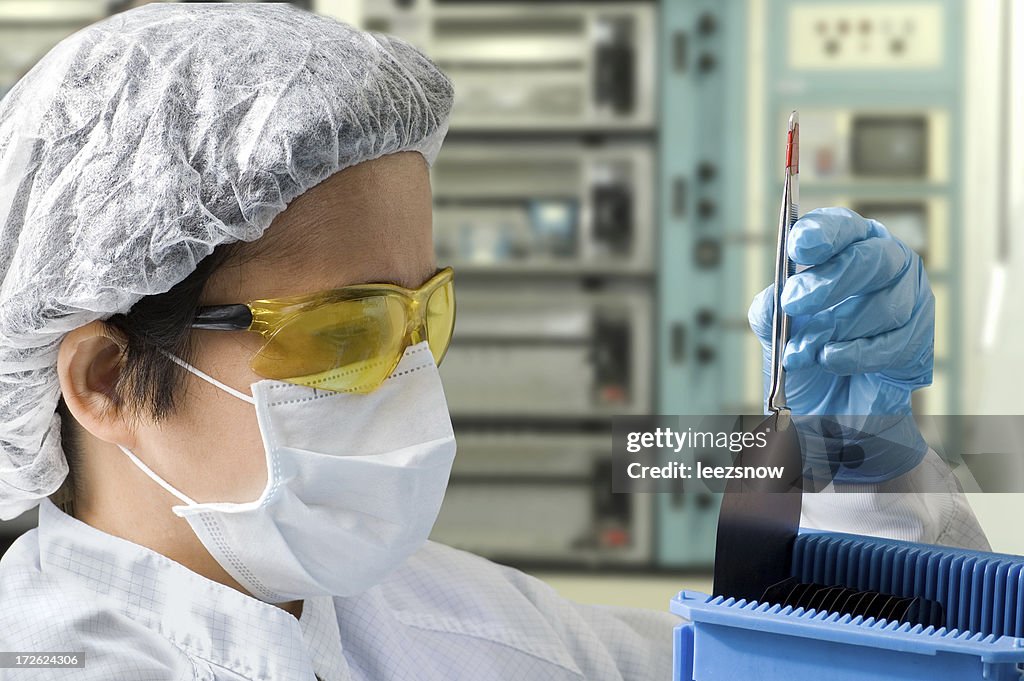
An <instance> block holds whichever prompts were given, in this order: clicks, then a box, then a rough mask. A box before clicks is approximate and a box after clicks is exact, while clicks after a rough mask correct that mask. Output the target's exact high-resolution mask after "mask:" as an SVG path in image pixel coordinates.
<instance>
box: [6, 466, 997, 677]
mask: <svg viewBox="0 0 1024 681" xmlns="http://www.w3.org/2000/svg"><path fill="white" fill-rule="evenodd" d="M937 471H938V468H936V464H935V460H934V455H930V458H928V459H926V460H925V461H924V462H923V463H922V464H921V465H920V466H918V468H916V469H914V470H913V471H911V472H910V473H908V474H907V475H906V476H903V478H901V479H899V480H898V481H894V483H892V484H891V485H890V486H892V485H895V488H897V489H906V488H913V487H914V486H915V484H916V483H914V481H915V480H918V481H922V480H926V479H930V478H931V476H934V475H936V474H938V473H937ZM932 482H934V481H932ZM901 485H902V487H900V486H901ZM929 488H930V489H933V488H934V487H933V486H930V487H929ZM884 492H885V490H884V489H881V488H879V489H874V490H873V491H872V492H870V493H867V494H863V495H833V497H834V499H829V498H828V497H827V495H817V496H818V497H821V499H817V498H815V499H810V498H809V499H808V501H807V503H805V508H806V509H807V511H808V512H809V515H810V517H809V516H808V515H807V514H805V522H807V523H808V524H814V525H818V526H821V525H823V524H824V525H826V526H827V525H828V524H830V523H829V522H828V521H829V518H828V517H827V516H828V514H829V513H832V514H833V515H834V516H835V518H834V519H835V520H836V523H834V524H841V525H842V528H841V529H843V530H845V531H858V527H857V522H858V519H859V522H860V523H861V527H860V528H859V529H860V530H861V531H869V530H870V529H871V528H868V527H866V526H865V525H864V524H865V523H870V522H871V519H870V517H865V515H864V513H863V511H864V510H865V509H868V508H871V509H873V510H874V511H875V512H876V513H877V514H878V515H879V516H880V517H882V518H884V519H885V520H884V522H883V527H884V533H885V534H887V535H888V536H893V537H897V538H903V539H912V540H922V541H931V542H943V543H958V544H960V545H964V546H970V547H974V548H987V543H986V542H985V539H984V535H983V534H982V533H981V530H980V528H979V527H978V525H977V522H976V521H975V520H974V516H973V513H971V511H970V508H969V507H968V506H967V505H966V502H965V501H964V500H963V497H962V495H960V494H959V493H958V492H956V491H955V489H952V488H951V490H950V493H949V494H948V495H929V496H931V497H935V500H934V502H935V503H933V504H932V505H927V504H921V503H918V502H917V501H915V500H914V494H913V491H912V490H911V492H909V493H907V494H902V493H897V494H885V493H884ZM840 497H844V498H845V497H850V499H847V500H846V503H848V502H849V501H852V500H853V497H857V498H860V499H861V500H860V502H859V503H860V504H861V506H860V507H858V511H857V512H856V513H855V514H852V515H851V514H849V513H847V512H846V510H844V509H845V504H838V503H836V501H838V500H839V498H840ZM901 499H902V500H903V501H900V500H901ZM672 595H673V594H671V593H666V594H665V600H666V611H665V612H658V611H646V610H639V609H624V608H613V607H603V606H591V605H580V604H576V603H572V602H570V601H567V600H565V599H563V598H561V597H560V596H559V595H558V594H557V593H556V592H555V591H554V590H553V589H551V588H550V587H549V586H547V585H546V584H544V583H543V582H541V581H539V580H537V579H535V578H533V577H530V576H528V575H526V574H524V573H522V572H520V571H518V570H514V569H512V568H508V567H504V566H501V565H497V564H495V563H492V562H490V561H488V560H485V559H483V558H480V557H478V556H474V555H472V554H469V553H466V552H464V551H459V550H456V549H453V548H450V547H447V546H444V545H441V544H437V543H434V542H428V543H427V544H426V545H425V546H424V547H423V548H422V549H420V550H419V551H418V552H417V553H416V554H414V555H413V556H412V557H411V558H410V559H409V560H408V561H406V562H405V563H404V564H403V565H402V566H401V567H399V568H398V569H397V570H396V571H394V572H393V573H391V574H390V575H389V576H387V577H386V578H385V579H384V581H383V582H381V583H380V584H378V585H377V586H375V587H373V588H371V589H370V590H369V591H367V592H365V593H363V594H361V595H359V596H355V597H351V598H330V597H321V598H311V599H308V600H306V601H305V604H304V607H303V612H302V617H301V618H300V619H299V620H296V619H295V618H294V617H292V616H291V615H289V614H288V613H286V612H284V611H283V610H281V609H279V608H276V607H274V606H272V605H267V604H266V603H262V602H260V601H258V600H256V599H253V598H250V597H248V596H245V595H243V594H241V593H239V592H238V591H235V590H234V589H231V588H229V587H226V586H223V585H221V584H218V583H215V582H212V581H210V580H208V579H206V578H204V577H201V576H200V575H198V574H196V573H194V572H192V571H190V570H188V569H187V568H185V567H183V566H182V565H179V564H177V563H175V562H173V561H171V560H170V559H168V558H166V557H164V556H162V555H160V554H158V553H155V552H153V551H150V550H149V549H146V548H143V547H141V546H138V545H136V544H133V543H131V542H128V541H125V540H123V539H118V538H116V537H113V536H110V535H108V534H105V533H103V532H100V531H99V530H97V529H95V528H93V527H90V526H88V525H85V524H84V523H81V522H79V521H78V520H76V519H74V518H72V517H70V516H68V515H66V514H64V513H63V512H61V511H60V510H59V509H58V508H57V507H56V506H54V505H53V504H52V503H50V502H49V501H44V502H43V504H42V506H41V508H40V513H39V528H38V529H37V530H33V531H31V532H29V533H27V534H26V535H24V536H23V537H21V538H20V539H19V540H18V541H17V542H16V543H15V544H14V546H13V547H12V548H11V549H10V550H9V551H8V553H7V555H5V556H4V559H3V561H2V562H0V650H3V651H31V652H72V651H76V652H77V651H84V653H85V656H84V665H85V666H84V667H83V668H81V669H18V670H10V669H7V670H0V679H8V678H9V679H17V680H18V681H20V680H22V679H62V680H63V679H67V680H69V681H74V680H76V679H87V680H90V681H91V680H95V681H100V680H102V681H108V680H112V679H117V680H121V679H124V680H126V681H148V680H152V681H157V680H159V681H169V680H180V681H185V680H197V681H198V680H202V681H214V680H216V681H229V680H230V681H241V680H243V679H245V680H246V681H250V680H257V679H260V680H264V679H265V680H273V681H278V680H282V681H313V679H314V678H319V679H321V680H322V681H348V680H350V679H351V680H353V681H355V680H359V681H363V680H371V679H372V680H374V681H461V680H465V681H470V680H471V681H491V680H494V681H497V680H501V681H507V680H520V681H541V680H543V681H558V680H562V679H564V680H566V681H569V680H579V679H588V680H595V681H653V680H658V679H663V680H665V681H668V679H670V678H672V672H671V668H672V628H673V627H674V626H675V625H676V624H677V623H678V622H679V621H680V620H679V619H678V618H677V617H675V616H673V615H671V614H669V613H668V612H667V606H668V600H669V598H670V597H671V596H672Z"/></svg>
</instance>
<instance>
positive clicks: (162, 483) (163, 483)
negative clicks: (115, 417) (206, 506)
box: [118, 445, 198, 506]
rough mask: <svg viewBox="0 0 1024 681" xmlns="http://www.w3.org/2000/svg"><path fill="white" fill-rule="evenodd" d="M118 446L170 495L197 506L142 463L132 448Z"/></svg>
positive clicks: (189, 504) (186, 503) (188, 504)
mask: <svg viewBox="0 0 1024 681" xmlns="http://www.w3.org/2000/svg"><path fill="white" fill-rule="evenodd" d="M118 447H119V448H120V449H121V451H122V452H124V453H125V456H127V457H128V458H129V459H131V460H132V463H134V464H135V465H136V466H138V468H139V470H141V471H142V472H143V473H145V474H146V475H147V476H149V478H150V479H151V480H152V481H153V482H155V483H156V484H158V485H160V486H161V487H163V488H164V489H165V490H167V491H168V492H170V493H171V494H172V495H174V496H175V497H177V498H178V499H180V500H181V501H182V503H184V504H185V505H187V506H197V505H198V503H197V502H196V501H195V500H193V499H191V498H189V497H187V496H185V495H184V494H183V493H181V492H179V491H178V490H176V489H174V488H173V487H171V484H170V483H169V482H167V481H166V480H164V479H163V478H161V477H160V476H159V475H157V474H156V473H154V472H153V469H152V468H150V467H149V466H147V465H146V464H144V463H142V459H140V458H139V457H137V456H135V454H134V453H133V452H132V450H130V449H128V448H127V447H125V446H124V445H118Z"/></svg>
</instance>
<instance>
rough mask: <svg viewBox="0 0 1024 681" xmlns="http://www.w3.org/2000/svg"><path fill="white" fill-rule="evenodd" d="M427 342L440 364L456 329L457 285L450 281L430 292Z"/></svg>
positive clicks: (436, 361)
mask: <svg viewBox="0 0 1024 681" xmlns="http://www.w3.org/2000/svg"><path fill="white" fill-rule="evenodd" d="M426 317H427V320H426V324H427V342H428V343H429V344H430V353H431V354H432V355H433V356H434V362H435V363H437V365H438V366H440V364H441V361H442V360H443V359H444V355H445V353H446V352H448V344H449V343H451V340H452V331H453V330H454V329H455V287H454V285H453V283H452V282H450V281H449V282H448V283H446V284H444V285H443V286H441V287H440V288H438V289H437V290H436V291H434V292H433V293H432V294H430V298H429V299H428V300H427V313H426Z"/></svg>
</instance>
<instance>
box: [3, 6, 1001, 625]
mask: <svg viewBox="0 0 1024 681" xmlns="http://www.w3.org/2000/svg"><path fill="white" fill-rule="evenodd" d="M138 4H144V2H142V1H141V0H128V1H121V2H105V1H103V0H0V93H3V92H4V91H5V89H6V88H8V87H10V85H11V84H12V83H13V82H14V81H15V80H16V79H17V78H18V77H19V76H20V75H21V74H22V73H23V72H24V71H25V70H26V69H27V68H29V67H30V66H31V65H32V63H34V61H35V60H36V59H37V58H38V57H39V56H40V55H41V54H43V53H45V51H46V50H47V49H49V47H51V46H52V45H53V44H54V43H55V42H56V41H57V40H59V39H60V38H61V37H62V36H64V35H66V34H68V33H70V32H72V31H74V30H76V29H77V28H79V27H81V26H83V25H85V24H87V23H89V22H91V21H94V20H96V19H98V18H100V17H102V16H105V15H106V14H107V13H108V12H110V11H117V10H121V9H125V8H127V7H129V6H132V5H138ZM294 4H297V5H302V6H304V7H307V8H308V9H311V10H313V11H317V12H321V13H324V14H327V15H331V16H335V17H338V18H340V19H343V20H346V21H350V22H352V23H355V24H358V25H361V26H363V27H364V28H368V29H371V30H379V31H384V32H387V33H392V34H396V35H399V36H401V37H404V38H406V39H407V40H410V41H411V42H413V43H415V44H416V45H418V46H419V47H421V48H422V49H424V50H425V51H426V52H427V54H429V55H430V56H431V57H432V58H433V59H435V60H436V61H437V62H438V63H439V65H440V66H441V67H442V68H443V69H444V70H445V71H446V72H447V73H448V74H449V75H450V76H451V77H452V79H453V81H454V83H455V90H456V105H455V110H454V113H453V117H452V124H451V132H450V135H449V138H448V141H447V143H446V146H445V149H444V150H443V152H442V154H441V156H440V158H439V159H438V162H437V164H436V165H435V167H434V168H433V171H432V182H433V186H434V195H435V241H436V247H437V252H438V260H439V262H441V263H444V264H450V265H452V266H454V267H455V269H456V272H457V277H458V280H459V284H458V286H459V303H458V304H459V310H458V323H457V331H456V335H455V339H454V342H453V345H452V350H451V352H449V354H448V356H447V358H446V360H445V363H444V365H443V366H442V374H443V376H444V379H445V383H446V390H447V394H448V399H449V403H450V406H451V411H452V416H453V420H454V422H455V425H456V431H457V435H458V438H459V455H458V457H457V461H456V464H455V468H454V471H453V474H452V480H451V485H450V488H449V492H448V495H447V498H446V501H445V504H444V507H443V509H442V512H441V516H440V518H439V520H438V523H437V526H436V528H435V531H434V535H433V537H434V539H437V540H439V541H443V542H446V543H449V544H452V545H455V546H458V547H462V548H465V549H468V550H471V551H475V552H479V553H481V554H484V555H486V556H488V557H491V558H495V559H497V560H501V561H503V562H507V563H511V564H514V565H517V566H520V567H525V568H528V569H531V570H534V571H537V570H540V571H544V570H548V571H550V570H554V569H558V570H575V571H580V570H587V571H591V572H593V573H594V574H607V573H609V572H619V573H630V572H636V573H642V574H645V575H649V574H651V573H652V572H654V571H662V572H672V573H673V574H677V573H678V572H679V571H680V570H698V571H699V570H702V569H706V568H707V567H708V566H709V565H710V563H711V559H712V550H713V545H714V533H715V522H716V519H717V508H718V499H716V498H715V497H714V496H712V495H707V494H705V495H701V494H696V493H695V494H686V493H684V490H683V489H677V490H675V491H674V492H672V493H665V494H658V495H639V494H638V495H612V494H611V493H610V469H609V453H610V452H609V449H610V444H611V442H610V420H609V417H610V416H612V415H616V414H645V413H661V414H714V413H760V411H761V391H762V388H761V353H760V348H759V347H758V344H757V342H756V340H755V339H754V337H753V334H752V333H751V332H750V331H749V329H748V327H747V322H746V310H747V306H748V304H749V301H750V299H751V298H752V296H753V295H754V294H755V293H756V292H757V291H758V290H760V289H761V288H763V287H764V286H765V285H767V283H768V282H769V281H770V279H771V260H772V247H773V244H774V241H773V234H772V230H773V229H774V225H775V223H776V218H777V216H776V215H775V214H774V212H775V210H776V208H777V198H778V197H777V194H778V191H779V182H780V177H781V175H780V173H779V172H778V170H779V168H780V167H781V164H780V155H781V153H782V149H781V148H780V147H779V145H778V144H777V141H778V131H779V130H781V129H782V127H783V123H784V121H785V118H786V116H787V115H788V113H789V111H790V110H792V109H794V108H796V109H799V110H800V115H801V120H802V123H803V125H802V136H803V144H802V157H803V159H804V163H803V164H802V166H803V167H802V169H801V170H802V176H803V181H802V193H803V195H802V201H801V209H802V210H803V211H807V210H810V209H812V208H815V207H819V206H825V205H847V206H850V207H852V208H853V209H855V210H857V211H858V212H861V213H862V214H865V215H869V216H871V217H875V218H877V219H879V220H881V221H882V222H883V223H885V224H886V225H887V226H888V227H889V228H890V229H891V230H892V231H893V232H894V233H895V234H896V235H898V236H899V237H901V238H902V239H904V240H905V241H906V242H907V243H908V244H909V245H910V246H911V247H912V248H915V249H916V250H918V252H920V253H921V255H922V256H923V258H924V259H925V262H926V265H927V267H928V272H929V276H930V278H931V281H932V284H933V287H934V289H935V295H936V304H937V317H938V328H937V330H936V370H935V384H934V385H933V386H932V387H931V388H928V389H926V390H924V391H920V393H919V394H918V395H917V396H916V398H915V405H914V406H915V409H916V410H917V411H918V412H920V413H933V414H944V413H951V414H953V413H962V412H969V411H971V410H972V408H973V405H974V404H977V403H978V396H979V395H985V394H1008V395H1013V394H1017V393H1019V391H1015V390H1013V388H1015V385H1016V383H1017V380H1016V379H1015V378H1012V377H1011V376H1009V375H1007V374H1006V372H1005V371H1003V372H1000V371H999V370H998V367H997V370H995V371H989V372H988V373H987V374H984V373H983V372H981V371H980V369H979V367H980V368H984V367H985V366H986V365H985V361H986V360H985V357H991V356H992V355H986V356H982V355H981V354H979V353H981V352H982V350H980V349H979V342H978V341H977V337H980V334H979V333H976V331H977V329H979V328H980V325H981V321H980V317H981V315H980V313H979V312H978V310H980V309H983V308H985V307H986V301H987V300H989V297H990V287H989V281H988V275H987V272H988V270H989V269H991V268H992V263H993V262H996V261H1000V259H1006V258H1004V257H1003V255H1004V252H1005V251H1006V247H1005V246H1000V244H1008V243H1010V239H1009V238H1008V237H1007V236H1006V235H1007V234H1011V233H1014V234H1015V233H1017V232H1019V231H1020V229H1019V228H1017V227H1012V224H1011V219H1012V217H1013V216H1014V213H1013V211H1002V213H1000V212H999V211H995V210H994V209H992V210H991V211H990V209H989V207H990V206H998V205H1003V206H1007V205H1010V203H1012V197H1009V196H1007V195H1006V192H1005V191H1004V192H1003V193H1002V194H1000V193H999V191H998V188H999V186H1001V185H999V184H998V183H997V182H996V180H997V179H999V178H1005V177H1006V175H1005V173H1003V174H1002V175H1000V173H1001V172H1002V171H1001V170H1000V168H1001V167H1002V166H1000V165H999V161H998V158H999V155H998V151H999V149H1000V145H1001V144H1002V146H1003V147H1006V146H1007V144H1008V142H1007V141H1006V140H1005V139H1004V137H1005V135H1002V133H1001V132H1000V130H1001V129H1000V128H998V126H996V125H994V122H995V121H997V119H998V118H999V113H1000V112H1001V111H1006V110H1009V107H1010V105H1011V103H1012V101H1014V100H1013V97H1015V96H1017V94H1015V93H1016V89H1014V90H1013V92H1011V91H1010V84H1009V83H1004V84H1002V85H1001V84H1000V83H998V82H996V81H995V76H994V75H993V74H994V73H995V70H994V68H993V65H994V64H995V63H996V62H997V61H998V60H999V59H1001V58H1002V57H1001V55H1002V56H1005V55H1006V54H1008V50H1009V48H1010V43H1011V42H1012V41H1010V40H1006V39H1001V38H1000V35H1001V33H1000V31H998V30H996V28H997V27H998V26H1001V25H1003V24H1004V22H1007V21H1009V20H1010V9H1009V7H1010V5H1011V4H1012V3H1010V2H1003V1H1002V0H977V1H976V2H970V3H969V2H967V1H966V0H903V1H902V2H887V1H883V0H844V1H836V2H817V1H812V0H725V1H718V0H661V1H660V2H659V1H657V0H633V1H628V0H626V1H618V2H616V1H608V0H593V1H590V2H582V1H573V2H563V1H561V0H556V1H551V2H529V1H526V0H522V1H516V0H307V1H306V2H296V3H294ZM1019 23H1020V22H1019V21H1017V22H1016V23H1015V24H1014V25H1015V26H1016V25H1017V24H1019ZM1013 31H1015V32H1016V33H1019V31H1017V29H1016V28H1014V29H1013ZM1016 33H1013V35H1016ZM1007 35H1010V34H1009V33H1008V34H1007ZM1015 63H1016V62H1015ZM1015 72H1016V73H1018V74H1019V73H1020V69H1019V68H1017V69H1016V71H1015ZM1018 99H1019V97H1018ZM1018 109H1019V107H1018ZM1017 113H1018V114H1019V113H1020V112H1019V111H1017ZM1017 119H1020V116H1017ZM1001 135H1002V136H1001ZM1018 177H1019V173H1018ZM968 196H971V197H977V198H975V199H974V201H972V202H971V203H969V202H968V199H967V197H968ZM1014 205H1015V204H1014ZM986 211H989V212H986ZM1004 214H1005V215H1004ZM1000 215H1003V217H1002V218H1001V219H1000V217H999V216H1000ZM1000 220H1001V221H1000ZM1004 232H1005V234H1004ZM1000 234H1001V235H1003V236H998V235H1000ZM1007 262H1009V261H1008V260H1007ZM978 282H981V283H980V284H979V283H978ZM1004 289H1005V286H1004ZM1006 290H1009V291H1010V292H1011V293H1012V288H1011V289H1006ZM1010 299H1011V301H1012V296H1011V297H1010ZM1009 304H1010V305H1011V306H1012V302H1011V303H1009ZM1017 318H1018V317H1006V316H1005V315H1004V319H1006V320H1008V321H1005V322H1004V324H1003V326H1002V327H1001V335H1002V336H1004V337H1007V338H1013V337H1014V332H1015V331H1016V330H1017V329H1015V328H1010V327H1011V326H1012V322H1013V320H1015V319H1017ZM983 375H984V376H987V378H985V379H980V378H979V376H983ZM985 381H987V382H985ZM1007 387H1009V388H1007ZM994 388H1002V389H1004V390H1003V393H999V392H998V391H996V392H993V389H994ZM1001 404H1003V405H1006V404H1007V403H1006V401H1005V400H1003V401H1002V402H1001ZM1018 408H1019V406H1018ZM956 436H957V434H950V435H949V437H950V438H951V439H950V440H945V439H944V441H945V442H947V444H948V443H952V442H955V437H956ZM14 531H15V530H12V532H14ZM1005 548H1007V549H1012V548H1014V547H1005ZM676 583H678V582H676ZM657 607H662V606H660V605H659V606H657Z"/></svg>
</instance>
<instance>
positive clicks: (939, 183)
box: [656, 0, 965, 567]
mask: <svg viewBox="0 0 1024 681" xmlns="http://www.w3.org/2000/svg"><path fill="white" fill-rule="evenodd" d="M964 4H965V3H963V2H961V1H959V0H905V1H903V2H899V3H891V2H886V1H885V0H857V1H848V2H828V3H823V2H813V1H811V0H730V1H729V2H710V1H704V0H679V1H676V0H671V1H669V0H665V1H663V2H662V5H661V23H660V31H661V40H660V43H661V54H660V66H661V70H660V81H661V88H660V91H661V93H662V100H661V104H660V114H661V121H660V126H659V129H660V134H661V149H660V160H659V170H660V183H659V187H660V201H659V225H660V234H661V236H660V249H659V253H658V258H659V259H660V261H659V301H660V302H659V315H658V332H659V336H658V339H659V342H658V346H659V349H658V363H657V366H658V367H659V385H658V392H657V396H658V402H657V405H658V411H659V413H662V414H716V413H718V414H721V413H751V412H759V411H760V410H761V408H762V407H761V397H762V396H761V388H760V383H761V381H760V375H761V367H760V357H759V352H758V351H757V345H756V340H755V339H754V338H753V335H752V334H751V332H750V330H749V328H748V327H747V323H746V311H747V306H748V305H749V301H750V299H751V297H752V296H753V294H754V293H756V292H757V291H759V290H760V289H761V288H763V287H764V286H765V285H767V284H768V283H769V282H770V279H771V276H772V272H771V266H772V256H773V247H774V230H775V226H776V222H777V211H778V198H779V194H780V192H781V184H780V183H781V173H780V172H779V169H780V168H781V163H780V157H781V154H782V153H783V146H782V144H781V137H780V133H779V131H781V130H784V124H785V120H786V118H787V117H788V115H789V112H790V111H791V110H792V109H799V110H800V118H801V138H802V139H801V161H802V162H801V206H800V208H801V212H806V211H808V210H810V209H812V208H816V207H820V206H827V205H846V206H850V207H852V208H853V209H854V210H857V211H858V212H861V213H862V214H866V215H870V216H871V217H875V218H877V219H879V220H881V221H882V222H883V223H885V224H886V225H887V226H888V227H890V229H891V230H892V231H893V232H894V233H895V234H896V235H897V236H899V237H900V238H902V239H903V240H904V241H906V242H907V243H908V244H909V245H910V246H911V247H912V248H915V249H916V250H918V251H919V252H920V253H921V255H922V256H923V258H924V260H925V263H926V266H927V267H928V272H929V276H930V278H931V281H932V284H933V288H934V290H935V295H936V304H937V316H938V321H937V329H936V370H935V384H934V385H933V386H932V387H931V388H928V389H927V390H924V391H920V392H919V393H918V394H917V395H915V410H916V411H918V412H923V413H935V414H945V413H950V414H953V413H959V412H960V410H961V404H960V399H959V394H960V392H961V391H960V385H961V375H960V374H961V366H960V363H959V362H958V360H957V358H958V357H959V355H960V347H959V338H958V330H959V329H960V327H961V316H962V313H961V311H962V304H963V301H962V300H961V294H960V288H961V287H960V281H959V277H960V272H959V270H958V269H957V267H956V262H955V258H954V257H953V256H954V254H956V253H957V252H958V250H959V249H960V247H961V244H960V240H961V236H960V231H959V229H958V228H957V221H958V218H959V215H960V214H961V213H960V211H961V201H962V196H961V193H962V189H961V187H962V177H961V171H960V166H961V163H960V157H961V148H960V144H959V140H961V139H962V128H963V121H962V108H961V107H962V92H963V78H964V76H963V71H964V56H963V51H964V45H963V35H962V32H963V31H962V27H963V25H964V16H963V14H964V11H965V10H964ZM942 436H943V443H944V444H945V445H946V446H951V447H955V446H956V445H955V443H956V442H958V434H957V433H944V434H942ZM657 497H658V498H657V501H656V508H657V514H656V518H657V523H656V525H657V538H658V541H657V559H658V561H659V563H660V564H661V565H663V566H665V567H702V566H708V565H710V564H711V561H712V558H713V551H714V536H715V523H716V521H717V508H718V502H719V500H718V499H710V500H709V499H705V498H702V497H701V496H700V495H699V494H678V493H676V494H660V495H657Z"/></svg>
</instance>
